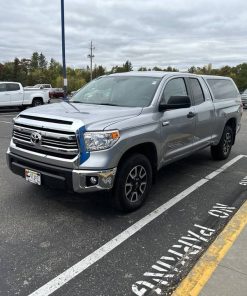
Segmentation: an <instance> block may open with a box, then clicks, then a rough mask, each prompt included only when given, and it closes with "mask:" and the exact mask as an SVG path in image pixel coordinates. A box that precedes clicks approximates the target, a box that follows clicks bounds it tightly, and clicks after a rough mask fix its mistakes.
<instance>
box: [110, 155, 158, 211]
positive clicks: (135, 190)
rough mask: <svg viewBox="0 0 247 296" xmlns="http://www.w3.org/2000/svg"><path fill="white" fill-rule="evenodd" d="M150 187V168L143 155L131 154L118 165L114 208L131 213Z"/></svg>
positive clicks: (140, 202) (137, 206)
mask: <svg viewBox="0 0 247 296" xmlns="http://www.w3.org/2000/svg"><path fill="white" fill-rule="evenodd" d="M151 186H152V167H151V164H150V161H149V160H148V158H147V157H146V156H145V155H142V154H133V155H131V156H130V157H128V158H127V159H125V161H124V162H122V165H120V167H119V169H118V172H117V176H116V180H115V186H114V190H113V194H114V196H113V199H114V204H115V206H116V207H117V208H118V209H119V210H122V211H126V212H131V211H134V210H136V209H137V208H139V207H140V206H141V205H142V204H143V203H144V201H145V199H146V197H147V196H148V194H149V191H150V189H151Z"/></svg>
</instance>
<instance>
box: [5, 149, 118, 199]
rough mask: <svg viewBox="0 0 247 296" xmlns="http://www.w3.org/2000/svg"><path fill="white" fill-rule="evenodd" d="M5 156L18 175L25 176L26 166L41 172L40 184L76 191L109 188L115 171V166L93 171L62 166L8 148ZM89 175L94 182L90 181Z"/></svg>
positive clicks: (9, 165)
mask: <svg viewBox="0 0 247 296" xmlns="http://www.w3.org/2000/svg"><path fill="white" fill-rule="evenodd" d="M6 158H7V164H8V167H9V168H10V169H11V171H12V172H13V173H15V174H17V175H19V176H22V177H25V169H26V168H28V169H30V170H34V171H36V172H39V173H40V174H41V185H44V186H49V187H53V188H54V189H63V190H65V189H67V190H69V191H74V192H78V193H83V192H94V191H99V190H109V189H111V188H112V187H113V185H114V179H115V175H116V171H117V168H112V169H108V170H93V171H91V170H78V169H69V168H62V167H60V166H56V165H54V163H53V164H45V163H41V162H38V161H36V160H31V159H27V158H25V157H22V156H19V155H16V154H13V153H11V152H10V150H9V149H8V151H7V153H6ZM91 177H94V181H96V182H92V181H91Z"/></svg>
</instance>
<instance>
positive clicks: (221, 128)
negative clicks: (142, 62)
mask: <svg viewBox="0 0 247 296" xmlns="http://www.w3.org/2000/svg"><path fill="white" fill-rule="evenodd" d="M242 112H243V110H242V105H241V96H240V94H239V91H238V89H237V87H236V85H235V84H234V82H233V80H232V79H230V78H226V77H219V76H199V75H193V74H189V73H166V72H151V71H150V72H128V73H119V74H111V75H106V76H102V77H100V78H98V79H95V80H93V81H92V82H90V83H88V84H87V85H86V86H84V87H83V88H82V89H80V90H79V91H78V92H77V93H76V94H75V95H74V96H73V97H72V99H71V100H70V101H68V102H61V103H57V104H52V105H47V106H39V107H36V108H31V109H28V110H26V111H23V112H21V113H20V114H19V115H18V116H17V117H16V118H15V119H14V125H13V135H12V139H11V142H10V147H9V149H8V151H7V162H8V166H9V168H10V169H11V170H12V171H13V172H14V173H15V174H17V175H20V176H22V177H23V178H25V179H26V180H27V181H29V182H31V183H35V184H37V185H47V186H52V187H55V188H57V189H59V188H61V189H63V190H69V191H74V192H79V193H84V192H94V191H99V190H108V191H109V192H110V193H111V196H112V200H113V201H114V204H115V205H116V206H117V207H118V208H119V209H121V210H124V211H133V210H135V209H137V208H138V207H140V206H141V205H142V204H143V202H144V201H145V199H146V198H147V196H148V194H149V192H150V189H151V186H152V183H153V182H154V180H155V176H156V174H157V172H158V171H159V170H160V169H161V168H162V167H163V166H165V165H166V164H168V163H171V162H174V161H176V160H178V159H180V158H183V157H186V156H188V155H190V154H192V153H194V152H195V151H198V150H200V149H202V148H206V147H211V153H212V157H213V158H214V159H216V160H223V159H226V158H227V157H228V156H229V154H230V152H231V148H232V145H233V144H234V143H235V137H236V134H237V132H238V131H239V129H240V120H241V116H242Z"/></svg>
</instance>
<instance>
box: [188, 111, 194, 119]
mask: <svg viewBox="0 0 247 296" xmlns="http://www.w3.org/2000/svg"><path fill="white" fill-rule="evenodd" d="M195 116H196V113H194V112H189V113H188V114H187V117H188V118H193V117H195Z"/></svg>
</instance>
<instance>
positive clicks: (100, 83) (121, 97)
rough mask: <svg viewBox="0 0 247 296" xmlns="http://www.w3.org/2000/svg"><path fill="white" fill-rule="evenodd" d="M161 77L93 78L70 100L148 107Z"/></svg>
mask: <svg viewBox="0 0 247 296" xmlns="http://www.w3.org/2000/svg"><path fill="white" fill-rule="evenodd" d="M160 81H161V79H160V78H153V77H140V76H139V77H135V76H128V77H126V76H115V77H114V76H108V77H102V78H99V79H97V80H93V81H92V82H90V83H88V84H87V85H86V86H85V87H83V88H82V89H81V90H79V91H78V93H76V94H75V95H74V96H73V98H72V99H71V101H70V102H76V103H86V104H97V105H112V106H124V107H146V106H148V105H150V103H151V101H152V99H153V97H154V94H155V92H156V90H157V87H158V85H159V83H160Z"/></svg>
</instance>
